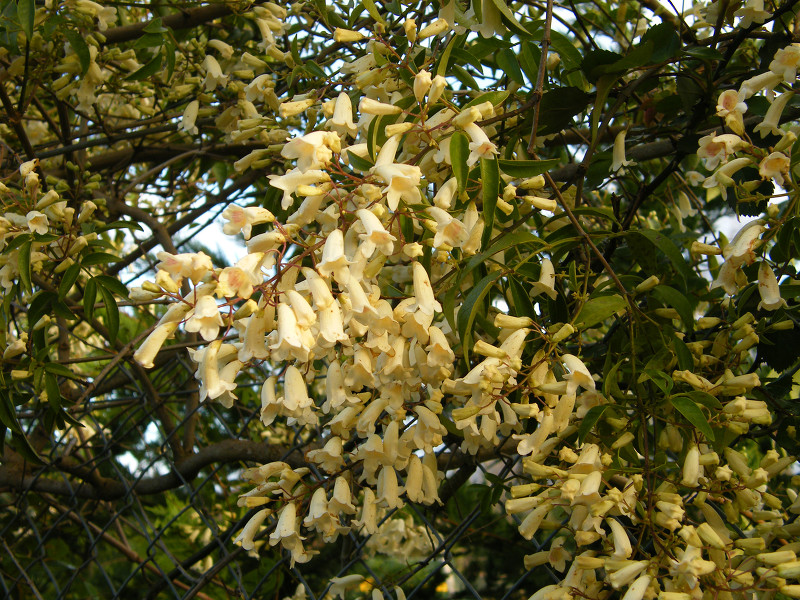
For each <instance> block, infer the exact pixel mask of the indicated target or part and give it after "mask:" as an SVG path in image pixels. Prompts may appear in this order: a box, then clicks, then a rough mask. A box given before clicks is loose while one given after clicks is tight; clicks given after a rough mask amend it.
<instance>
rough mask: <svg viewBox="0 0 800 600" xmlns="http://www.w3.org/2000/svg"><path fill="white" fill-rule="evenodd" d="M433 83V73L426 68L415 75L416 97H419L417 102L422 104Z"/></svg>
mask: <svg viewBox="0 0 800 600" xmlns="http://www.w3.org/2000/svg"><path fill="white" fill-rule="evenodd" d="M432 83H433V82H432V80H431V74H430V73H429V72H428V71H426V70H425V69H423V70H421V71H420V72H419V73H417V74H416V75H414V97H415V98H416V99H417V102H419V103H420V104H422V101H423V100H424V99H425V94H427V93H428V90H430V89H431V84H432Z"/></svg>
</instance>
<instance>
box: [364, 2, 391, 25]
mask: <svg viewBox="0 0 800 600" xmlns="http://www.w3.org/2000/svg"><path fill="white" fill-rule="evenodd" d="M361 3H362V4H363V5H364V8H366V9H367V12H368V13H369V16H370V17H372V18H373V19H375V20H376V21H377V22H378V23H381V24H382V25H388V23H387V22H386V19H384V18H383V16H382V15H381V11H379V10H378V7H377V6H375V2H374V0H361Z"/></svg>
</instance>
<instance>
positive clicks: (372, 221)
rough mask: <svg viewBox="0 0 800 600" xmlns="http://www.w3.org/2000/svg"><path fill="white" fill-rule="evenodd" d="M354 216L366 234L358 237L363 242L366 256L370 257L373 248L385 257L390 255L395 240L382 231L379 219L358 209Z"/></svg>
mask: <svg viewBox="0 0 800 600" xmlns="http://www.w3.org/2000/svg"><path fill="white" fill-rule="evenodd" d="M356 215H357V216H358V218H359V220H360V221H361V224H362V225H363V226H364V229H365V230H366V233H362V234H360V235H359V237H360V238H361V239H362V240H363V246H364V250H365V253H366V255H367V256H370V255H371V254H372V253H373V252H374V250H375V248H377V249H378V250H379V251H380V252H381V253H382V254H385V255H386V256H389V255H390V254H392V253H393V252H394V242H395V241H396V240H397V238H396V237H394V236H393V235H392V234H391V233H389V232H388V231H386V229H384V227H383V225H382V224H381V222H380V219H378V217H376V216H375V215H374V214H373V213H372V212H371V211H369V210H367V209H365V208H360V209H358V210H357V211H356Z"/></svg>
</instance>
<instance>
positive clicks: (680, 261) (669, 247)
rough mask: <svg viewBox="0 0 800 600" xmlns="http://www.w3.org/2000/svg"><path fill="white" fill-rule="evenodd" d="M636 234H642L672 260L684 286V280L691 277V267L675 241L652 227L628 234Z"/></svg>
mask: <svg viewBox="0 0 800 600" xmlns="http://www.w3.org/2000/svg"><path fill="white" fill-rule="evenodd" d="M637 234H638V235H641V236H644V237H645V238H646V239H647V240H648V241H650V243H652V244H653V245H654V246H655V247H656V248H658V249H659V250H661V252H662V253H663V254H664V255H665V256H666V257H667V258H668V259H669V260H670V262H672V265H673V266H674V267H675V270H676V271H677V272H678V275H680V277H681V278H682V279H683V285H684V288H685V287H686V282H687V281H688V280H689V279H690V278H691V277H692V269H691V267H689V265H688V264H687V262H686V259H685V258H683V254H681V251H680V248H678V246H676V245H675V242H673V241H672V240H671V239H669V238H668V237H667V236H666V235H664V234H663V233H662V232H660V231H655V230H653V229H638V230H636V231H631V233H630V234H629V235H637Z"/></svg>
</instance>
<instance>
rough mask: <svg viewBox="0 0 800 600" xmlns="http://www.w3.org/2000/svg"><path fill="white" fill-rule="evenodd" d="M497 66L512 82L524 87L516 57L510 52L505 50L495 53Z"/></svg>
mask: <svg viewBox="0 0 800 600" xmlns="http://www.w3.org/2000/svg"><path fill="white" fill-rule="evenodd" d="M497 66H498V67H500V68H501V69H502V70H503V72H504V73H505V74H506V75H508V76H509V77H510V78H511V80H512V81H516V82H517V83H518V84H520V85H525V78H524V77H523V76H522V71H521V70H520V68H519V62H518V61H517V55H516V54H515V53H514V52H513V51H512V50H510V49H508V48H505V49H503V50H500V52H498V53H497Z"/></svg>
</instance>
